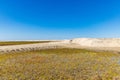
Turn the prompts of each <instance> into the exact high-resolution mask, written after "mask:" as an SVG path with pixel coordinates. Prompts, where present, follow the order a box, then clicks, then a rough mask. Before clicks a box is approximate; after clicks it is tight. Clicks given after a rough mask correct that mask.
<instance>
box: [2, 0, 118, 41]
mask: <svg viewBox="0 0 120 80" xmlns="http://www.w3.org/2000/svg"><path fill="white" fill-rule="evenodd" d="M79 37H100V38H101V37H104V38H111V37H120V0H0V40H39V39H71V38H79Z"/></svg>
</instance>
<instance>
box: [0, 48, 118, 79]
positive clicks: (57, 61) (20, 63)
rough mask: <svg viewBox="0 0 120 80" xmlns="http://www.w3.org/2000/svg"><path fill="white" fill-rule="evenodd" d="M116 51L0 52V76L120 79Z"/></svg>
mask: <svg viewBox="0 0 120 80" xmlns="http://www.w3.org/2000/svg"><path fill="white" fill-rule="evenodd" d="M119 61H120V56H119V54H117V53H110V52H94V51H88V50H83V49H68V48H63V49H47V50H39V51H31V52H21V53H10V54H0V80H120V63H119Z"/></svg>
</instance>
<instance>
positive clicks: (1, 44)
mask: <svg viewBox="0 0 120 80" xmlns="http://www.w3.org/2000/svg"><path fill="white" fill-rule="evenodd" d="M47 42H51V41H8V42H0V46H7V45H21V44H34V43H47Z"/></svg>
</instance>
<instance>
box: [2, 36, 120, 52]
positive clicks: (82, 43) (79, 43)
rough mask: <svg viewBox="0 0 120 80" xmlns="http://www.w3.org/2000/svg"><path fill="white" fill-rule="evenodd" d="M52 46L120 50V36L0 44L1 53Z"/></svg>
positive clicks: (49, 47)
mask: <svg viewBox="0 0 120 80" xmlns="http://www.w3.org/2000/svg"><path fill="white" fill-rule="evenodd" d="M51 48H80V49H81V48H82V49H92V50H107V51H117V52H120V38H106V39H105V38H77V39H72V40H61V41H58V42H49V43H36V44H24V45H11V46H0V53H9V52H19V51H31V50H40V49H51Z"/></svg>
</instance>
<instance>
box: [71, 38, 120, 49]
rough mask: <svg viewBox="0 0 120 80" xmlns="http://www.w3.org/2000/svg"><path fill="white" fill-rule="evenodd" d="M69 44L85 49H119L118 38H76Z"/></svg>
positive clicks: (119, 41)
mask: <svg viewBox="0 0 120 80" xmlns="http://www.w3.org/2000/svg"><path fill="white" fill-rule="evenodd" d="M71 43H75V44H79V45H80V46H86V47H120V38H76V39H73V40H71Z"/></svg>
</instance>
